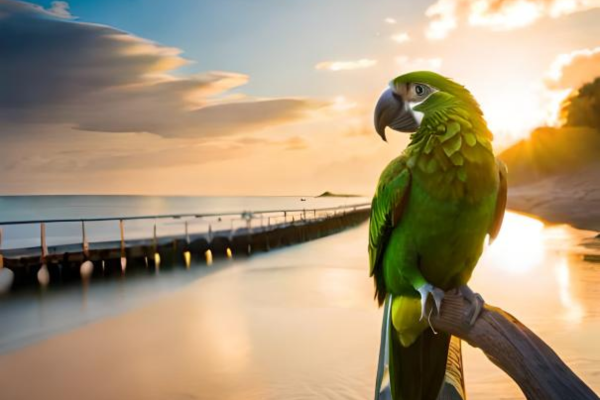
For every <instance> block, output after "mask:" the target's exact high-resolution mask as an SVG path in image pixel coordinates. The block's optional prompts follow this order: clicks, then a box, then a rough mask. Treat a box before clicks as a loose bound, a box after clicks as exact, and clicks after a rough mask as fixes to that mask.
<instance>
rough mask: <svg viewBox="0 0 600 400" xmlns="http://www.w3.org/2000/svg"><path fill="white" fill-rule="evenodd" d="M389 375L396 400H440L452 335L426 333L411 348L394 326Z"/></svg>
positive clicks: (391, 335) (390, 344)
mask: <svg viewBox="0 0 600 400" xmlns="http://www.w3.org/2000/svg"><path fill="white" fill-rule="evenodd" d="M389 329H390V335H389V338H390V340H389V342H388V343H389V346H390V348H389V356H390V359H389V372H390V383H391V386H392V398H393V399H394V400H436V399H437V398H438V394H439V392H440V389H441V387H442V384H443V383H444V376H445V373H446V361H447V359H448V347H449V345H450V337H451V336H450V335H448V334H446V333H443V332H438V333H437V334H434V333H433V332H432V331H431V329H426V330H425V331H423V333H421V335H419V337H418V338H417V340H416V341H415V342H414V343H413V344H411V345H410V346H408V347H404V346H402V344H401V343H400V339H399V336H398V333H397V332H396V330H395V329H394V326H393V324H390V327H389Z"/></svg>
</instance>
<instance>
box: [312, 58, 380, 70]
mask: <svg viewBox="0 0 600 400" xmlns="http://www.w3.org/2000/svg"><path fill="white" fill-rule="evenodd" d="M376 64H377V60H372V59H369V58H361V59H360V60H356V61H323V62H320V63H318V64H317V65H315V69H317V70H328V71H334V72H337V71H350V70H354V69H364V68H370V67H373V66H374V65H376Z"/></svg>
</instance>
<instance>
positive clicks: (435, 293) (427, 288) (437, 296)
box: [417, 283, 444, 321]
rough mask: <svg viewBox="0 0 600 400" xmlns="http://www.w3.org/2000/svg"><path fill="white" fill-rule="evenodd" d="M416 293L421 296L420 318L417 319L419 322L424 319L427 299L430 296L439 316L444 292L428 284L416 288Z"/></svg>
mask: <svg viewBox="0 0 600 400" xmlns="http://www.w3.org/2000/svg"><path fill="white" fill-rule="evenodd" d="M417 291H418V292H419V294H421V318H419V321H421V320H423V318H424V317H425V313H426V309H427V299H428V298H429V295H430V294H431V297H433V302H434V304H435V310H436V312H437V313H438V315H439V314H440V312H441V308H442V300H443V299H444V291H443V290H442V289H439V288H436V287H434V286H433V285H431V284H430V283H426V284H424V285H423V286H421V287H420V288H418V289H417Z"/></svg>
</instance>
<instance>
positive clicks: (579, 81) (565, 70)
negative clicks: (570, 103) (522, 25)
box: [545, 47, 600, 90]
mask: <svg viewBox="0 0 600 400" xmlns="http://www.w3.org/2000/svg"><path fill="white" fill-rule="evenodd" d="M598 77H600V47H595V48H593V49H583V50H576V51H573V52H571V53H566V54H561V55H559V56H558V57H556V58H555V60H554V62H553V63H552V65H551V66H550V69H549V71H548V74H547V79H546V81H545V83H546V86H548V88H549V89H552V90H562V89H578V88H579V87H580V86H582V85H583V84H584V83H587V82H591V81H592V80H594V79H595V78H598Z"/></svg>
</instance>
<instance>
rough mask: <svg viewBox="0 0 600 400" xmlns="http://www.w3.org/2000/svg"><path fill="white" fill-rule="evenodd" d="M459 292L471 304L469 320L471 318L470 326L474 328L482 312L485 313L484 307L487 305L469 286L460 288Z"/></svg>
mask: <svg viewBox="0 0 600 400" xmlns="http://www.w3.org/2000/svg"><path fill="white" fill-rule="evenodd" d="M458 291H459V292H460V294H462V295H463V297H464V298H465V299H467V301H468V302H469V303H471V307H470V309H469V314H468V315H467V318H469V326H473V325H474V324H475V321H477V318H478V317H479V315H480V314H481V311H483V305H484V304H485V301H484V300H483V297H481V295H480V294H479V293H474V292H473V291H472V290H471V288H470V287H468V286H467V285H462V286H461V287H459V288H458Z"/></svg>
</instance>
